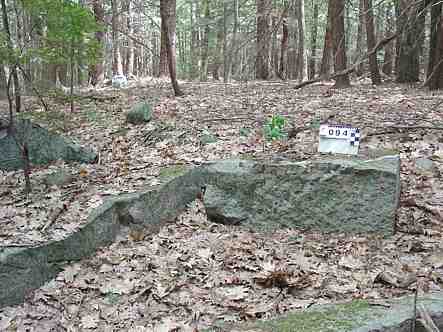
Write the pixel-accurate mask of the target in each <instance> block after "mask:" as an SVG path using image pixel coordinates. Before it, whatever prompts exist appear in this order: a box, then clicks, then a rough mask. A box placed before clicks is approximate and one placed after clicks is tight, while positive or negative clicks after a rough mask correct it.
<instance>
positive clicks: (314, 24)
mask: <svg viewBox="0 0 443 332" xmlns="http://www.w3.org/2000/svg"><path fill="white" fill-rule="evenodd" d="M311 7H313V9H312V10H313V18H312V25H311V56H310V57H309V69H308V79H310V80H312V79H313V78H314V77H315V62H316V61H315V58H316V56H317V27H318V4H317V3H315V4H314V0H312V2H311Z"/></svg>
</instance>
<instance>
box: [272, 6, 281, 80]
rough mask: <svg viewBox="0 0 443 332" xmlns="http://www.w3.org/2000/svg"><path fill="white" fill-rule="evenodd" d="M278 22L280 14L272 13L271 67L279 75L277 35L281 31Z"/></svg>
mask: <svg viewBox="0 0 443 332" xmlns="http://www.w3.org/2000/svg"><path fill="white" fill-rule="evenodd" d="M277 24H278V16H276V15H272V19H271V31H272V43H271V68H272V71H273V72H274V73H276V74H277V75H279V67H278V58H279V54H278V46H277V35H278V33H279V31H278V30H279V28H280V27H277Z"/></svg>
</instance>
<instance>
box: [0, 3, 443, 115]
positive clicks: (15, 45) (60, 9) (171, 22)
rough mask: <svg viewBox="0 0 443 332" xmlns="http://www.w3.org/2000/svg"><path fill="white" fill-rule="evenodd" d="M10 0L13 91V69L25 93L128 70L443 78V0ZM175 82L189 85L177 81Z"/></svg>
mask: <svg viewBox="0 0 443 332" xmlns="http://www.w3.org/2000/svg"><path fill="white" fill-rule="evenodd" d="M1 5H2V6H1V8H2V18H3V19H2V30H1V31H2V33H1V35H0V38H1V39H0V41H1V49H0V52H1V53H0V54H1V57H0V61H1V62H2V63H1V65H0V94H3V96H5V95H6V91H7V90H8V89H7V87H8V82H9V81H10V80H11V82H10V84H9V85H10V86H11V87H12V86H14V91H15V95H20V94H31V93H32V94H34V93H36V92H37V91H40V93H42V92H41V91H46V90H47V89H48V88H53V87H61V86H65V87H69V86H70V85H73V86H84V85H86V84H88V83H89V84H93V85H97V84H101V83H103V81H104V80H105V79H106V78H108V79H109V78H111V77H112V76H113V75H118V74H124V75H126V76H127V77H128V78H137V77H146V76H158V77H161V76H167V75H170V76H171V78H172V81H173V82H175V81H176V77H178V78H179V79H183V80H185V79H186V80H200V81H207V80H208V79H214V80H220V79H223V80H224V81H225V82H228V81H230V80H243V81H245V80H253V79H261V80H268V79H276V78H278V79H282V80H287V79H290V80H293V79H298V80H300V81H306V80H308V79H309V80H313V79H316V78H322V79H324V78H328V77H331V76H332V78H335V79H336V85H337V86H348V85H349V78H348V75H347V74H350V73H352V72H355V74H356V75H357V76H361V75H363V73H364V72H365V71H367V70H369V71H370V73H371V79H372V82H373V83H374V84H379V83H380V82H381V78H380V77H381V76H382V77H384V78H390V79H395V80H396V81H397V82H400V83H404V82H417V81H419V80H420V79H422V80H423V81H424V82H425V85H427V86H429V88H431V89H439V88H441V87H442V86H443V65H442V60H443V33H442V13H441V12H442V2H441V1H439V0H414V1H407V0H396V1H391V0H384V1H375V2H373V1H372V0H348V1H345V0H329V1H318V0H307V1H304V0H298V1H297V0H291V1H277V0H274V1H272V0H257V1H251V0H228V1H220V0H215V1H210V0H202V1H197V0H178V1H175V0H167V1H166V0H165V1H160V2H158V1H139V0H112V1H111V0H109V1H105V0H92V1H85V0H79V1H66V0H2V1H1ZM168 50H169V51H168ZM168 54H169V55H170V56H169V58H170V65H171V66H170V67H171V68H170V69H171V70H170V71H169V67H168V65H169V63H168ZM332 73H333V74H332ZM338 74H340V75H338ZM174 87H175V93H176V94H177V95H179V94H181V91H179V87H178V85H177V83H175V84H174ZM11 91H12V90H11ZM16 103H18V104H19V101H18V100H16ZM18 106H19V105H16V110H17V111H19V107H18Z"/></svg>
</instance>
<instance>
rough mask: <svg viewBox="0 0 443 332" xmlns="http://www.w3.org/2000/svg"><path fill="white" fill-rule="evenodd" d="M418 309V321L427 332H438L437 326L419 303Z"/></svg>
mask: <svg viewBox="0 0 443 332" xmlns="http://www.w3.org/2000/svg"><path fill="white" fill-rule="evenodd" d="M418 310H419V311H420V318H421V319H420V323H421V324H422V325H423V327H424V328H425V329H426V331H428V332H440V330H439V329H438V327H437V326H436V325H435V323H434V321H433V320H432V318H431V316H430V315H429V313H428V311H427V310H426V308H425V307H424V306H423V304H420V307H419V308H418Z"/></svg>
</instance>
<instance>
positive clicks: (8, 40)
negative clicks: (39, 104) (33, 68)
mask: <svg viewBox="0 0 443 332" xmlns="http://www.w3.org/2000/svg"><path fill="white" fill-rule="evenodd" d="M1 5H2V18H3V30H4V32H5V37H6V45H7V48H8V51H9V53H10V54H14V53H15V52H14V51H15V49H14V43H13V41H12V36H11V32H10V30H9V18H8V9H7V8H6V1H5V0H1ZM12 61H13V62H12V63H10V64H9V71H10V73H11V76H12V79H13V82H14V96H15V112H16V113H20V111H21V104H22V102H21V90H20V81H19V79H18V73H17V63H16V62H15V59H13V60H12ZM7 90H9V89H8V87H7ZM10 125H11V126H13V125H14V124H13V118H11V119H10Z"/></svg>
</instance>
